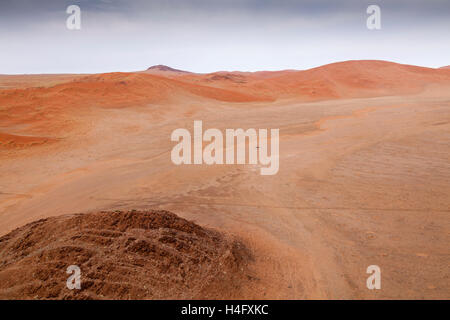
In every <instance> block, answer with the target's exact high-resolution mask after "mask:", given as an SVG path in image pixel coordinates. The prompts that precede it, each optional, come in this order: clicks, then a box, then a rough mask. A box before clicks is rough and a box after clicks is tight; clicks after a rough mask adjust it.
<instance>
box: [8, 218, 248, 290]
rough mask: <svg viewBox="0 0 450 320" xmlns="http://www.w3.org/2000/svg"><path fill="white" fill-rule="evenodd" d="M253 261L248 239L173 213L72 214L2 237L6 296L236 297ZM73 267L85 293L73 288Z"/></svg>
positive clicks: (34, 224) (47, 220) (20, 229)
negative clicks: (245, 241) (70, 284)
mask: <svg viewBox="0 0 450 320" xmlns="http://www.w3.org/2000/svg"><path fill="white" fill-rule="evenodd" d="M250 260H251V257H250V254H249V252H248V250H247V249H246V248H245V247H244V245H243V244H242V243H241V242H239V241H236V240H234V239H232V238H231V237H229V236H227V235H223V234H221V233H219V232H217V231H213V230H208V229H205V228H202V227H200V226H198V225H196V224H194V223H192V222H190V221H187V220H185V219H181V218H179V217H177V216H176V215H175V214H173V213H170V212H168V211H145V212H141V211H134V210H133V211H129V212H121V211H115V212H99V213H89V214H73V215H65V216H59V217H52V218H48V219H43V220H39V221H36V222H33V223H30V224H28V225H26V226H24V227H21V228H18V229H16V230H14V231H12V232H11V233H9V234H7V235H6V236H3V237H1V238H0V298H1V299H203V298H206V299H213V298H233V297H236V296H238V295H239V292H240V290H241V287H240V286H241V285H243V283H244V282H245V280H244V278H245V275H244V273H245V270H246V267H247V264H248V262H249V261H250ZM70 265H77V266H79V267H80V269H81V289H80V290H77V289H73V290H69V289H68V288H67V286H66V281H67V279H68V277H69V276H70V274H67V273H66V269H67V267H68V266H70Z"/></svg>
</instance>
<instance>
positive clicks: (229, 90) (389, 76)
mask: <svg viewBox="0 0 450 320" xmlns="http://www.w3.org/2000/svg"><path fill="white" fill-rule="evenodd" d="M194 120H202V122H203V125H204V127H205V128H218V129H221V130H223V131H225V129H227V128H243V129H244V130H246V129H248V128H255V129H259V128H268V129H270V128H278V129H279V130H280V131H279V132H280V154H279V171H278V173H277V174H276V175H267V176H264V175H260V172H259V169H260V168H259V167H260V165H250V164H246V165H179V166H177V165H174V164H173V163H172V161H171V158H170V154H171V150H172V148H173V147H174V145H175V144H176V143H174V142H172V141H171V140H170V136H171V133H172V131H173V130H175V129H177V128H188V129H190V130H192V127H193V123H194ZM131 210H137V211H131ZM151 210H167V211H170V212H173V213H175V214H176V215H177V216H179V217H181V218H184V219H187V220H189V221H186V220H183V219H180V220H176V219H178V218H176V217H175V216H172V215H170V214H169V213H167V215H169V218H167V217H166V218H165V217H164V214H166V213H164V211H151ZM103 211H107V212H110V213H101V212H103ZM119 211H120V212H119ZM139 212H140V213H141V216H139V217H137V218H136V217H135V216H134V215H135V214H136V215H137V214H138V213H139ZM142 212H150V213H147V214H144V215H143V216H142ZM151 212H156V213H155V214H157V215H158V216H157V217H159V218H158V219H161V220H158V221H159V222H158V221H157V222H158V223H161V226H162V227H161V228H158V227H156V228H153V227H152V228H147V229H146V228H145V227H142V226H143V225H145V224H146V223H147V222H146V221H147V220H146V219H148V217H150V216H151V215H152V213H151ZM74 213H94V215H92V216H90V217H89V218H86V219H91V220H89V221H90V222H89V223H91V224H90V225H89V226H90V227H89V228H88V227H86V229H77V230H78V231H77V230H75V229H76V228H77V227H76V226H78V227H79V226H81V225H83V223H88V222H86V221H85V222H83V223H81V222H79V221H81V220H79V221H78V220H77V221H78V222H76V221H75V220H76V219H78V218H77V217H79V216H78V215H75V216H73V215H69V216H64V217H62V218H55V219H56V220H51V219H52V218H50V217H56V216H61V215H67V214H74ZM449 214H450V69H449V68H438V69H432V68H423V67H417V66H411V65H402V64H397V63H391V62H386V61H345V62H339V63H333V64H329V65H325V66H322V67H318V68H314V69H309V70H303V71H296V70H285V71H275V72H253V73H249V72H215V73H210V74H196V73H188V72H183V71H179V70H175V69H171V68H168V67H165V66H155V67H152V68H149V69H148V70H146V71H140V72H130V73H107V74H92V75H23V76H21V75H20V76H19V75H15V76H8V75H1V76H0V236H3V237H1V238H0V298H3V299H5V298H6V299H17V298H27V299H28V298H29V299H33V298H34V299H36V298H37V299H44V298H57V299H59V298H79V297H81V298H105V297H106V298H120V299H126V298H144V299H145V298H150V299H151V298H164V299H166V298H175V299H178V298H185V299H191V298H245V299H449V298H450V278H449V277H450V272H449V262H450V251H449V243H450V241H449V240H450V218H449ZM108 215H111V217H112V216H114V217H115V219H116V220H114V221H112V220H108V219H112V218H109V217H110V216H108ZM123 216H126V217H127V219H130V220H129V221H132V222H130V224H129V225H126V221H125V220H123V218H121V217H123ZM47 218H50V220H40V219H47ZM58 219H59V220H58ZM70 219H72V220H73V219H75V220H73V221H75V222H73V221H72V220H70ZM95 219H100V220H101V221H102V222H101V223H100V222H99V223H97V222H96V221H97V220H95ZM102 219H103V220H102ZM139 219H143V220H139ZM37 220H39V221H38V222H35V221H37ZM69 220H70V221H72V227H73V226H75V227H73V228H75V229H73V228H72V227H68V222H67V221H69ZM100 220H99V221H100ZM64 221H65V222H64ZM105 221H106V222H105ZM111 221H112V222H111ZM127 221H128V220H127ZM191 221H192V222H191ZM66 222H67V223H66ZM29 223H32V224H31V225H30V224H29ZM96 223H97V224H96ZM102 223H104V224H105V225H107V226H106V227H105V225H103V226H102ZM155 223H156V222H155ZM27 224H28V225H27ZM25 225H26V226H25ZM86 225H87V224H86ZM24 226H25V227H24ZM92 226H94V227H92ZM19 227H21V228H22V229H18V230H16V231H14V232H12V233H10V232H11V231H13V230H14V229H16V228H19ZM58 228H59V229H58ZM65 228H66V229H65ZM70 228H72V229H70ZM114 228H115V229H114ZM171 228H172V229H171ZM69 229H70V230H71V231H70V232H72V233H70V232H69V231H67V230H69ZM113 229H114V230H113ZM139 229H142V230H139ZM108 230H109V231H108ZM111 230H112V231H111ZM117 230H119V231H120V232H119V231H117ZM171 230H172V231H171ZM174 230H175V231H174ZM94 231H95V232H94ZM116 231H117V232H116ZM121 232H122V233H121ZM146 232H153V233H152V234H151V237H150V236H149V235H148V234H147V235H145V233H146ZM155 232H156V233H155ZM131 233H134V235H133V236H130V234H131ZM88 234H89V236H87V235H88ZM164 235H165V236H166V237H163V236H164ZM65 236H66V238H64V241H62V240H61V237H65ZM124 237H125V238H124ZM140 237H141V238H140ZM142 237H144V238H145V237H150V238H151V239H150V238H149V239H150V240H148V241H147V242H146V241H144V240H142V239H144V238H142ZM152 237H153V238H152ZM171 237H172V238H171ZM117 238H120V239H122V238H123V239H122V240H120V239H119V240H120V241H119V240H117ZM161 239H165V240H164V241H162V240H161ZM218 239H219V240H218ZM125 240H126V241H125ZM139 241H141V242H139ZM152 241H153V242H152ZM202 241H204V242H205V243H206V244H205V243H202ZM75 242H76V244H75ZM138 242H139V243H140V245H138V244H137V243H138ZM130 243H131V244H130ZM171 243H172V244H173V243H175V244H176V245H175V246H170V244H171ZM217 244H219V245H217ZM130 248H131V249H133V248H134V249H133V250H134V251H133V250H131V249H130ZM149 248H150V249H149ZM98 250H103V251H102V252H101V253H99V252H100V251H98ZM118 250H119V251H120V250H122V251H121V252H122V253H121V255H118V253H117V252H118ZM202 250H203V251H202ZM208 250H210V251H208ZM131 251H133V254H134V255H133V256H128V255H127V254H126V252H131ZM155 252H156V253H155ZM196 254H197V255H200V256H201V257H203V258H202V259H200V260H201V261H203V262H199V261H198V260H195V255H196ZM80 257H81V258H80ZM130 257H131V258H130ZM136 257H140V259H141V258H142V259H143V260H142V259H141V260H139V259H138V260H139V261H138V260H136V259H137V258H136ZM167 257H172V258H173V257H178V258H176V259H175V258H174V259H175V260H177V259H178V260H177V262H176V263H172V262H171V261H172V260H170V259H172V258H170V259H169V260H167V259H166V258H167ZM180 257H181V258H180ZM229 257H231V258H229ZM94 258H95V259H96V260H95V262H93V260H92V259H94ZM102 259H104V260H102ZM108 259H109V260H108ZM114 259H116V260H114ZM117 259H118V260H117ZM127 259H128V260H127ZM133 259H134V260H133ZM145 259H150V262H151V263H152V264H153V266H154V265H155V264H157V263H158V259H163V260H164V259H166V260H164V261H165V264H163V265H159V267H158V268H159V269H152V270H150V271H149V272H150V273H151V275H149V277H152V280H151V281H150V282H149V284H148V285H149V286H150V287H151V288H147V287H146V288H145V289H146V291H142V290H143V289H142V288H140V286H143V283H144V282H145V281H147V280H148V279H147V280H146V279H143V276H142V275H143V274H145V272H146V271H145V270H144V269H145V268H147V267H146V263H147V262H146V260H145ZM189 259H190V260H189ZM227 259H228V260H227ZM230 259H231V260H230ZM102 261H103V262H102ZM223 261H225V263H224V264H223V266H222V262H223ZM102 263H103V266H102ZM71 264H80V267H81V270H82V271H83V270H89V272H84V273H83V274H82V279H83V281H85V283H88V284H89V286H88V288H85V289H84V290H81V293H77V292H70V293H67V291H68V290H67V289H66V288H65V285H66V284H65V280H66V278H67V277H68V276H67V274H66V269H65V268H66V267H67V266H68V265H71ZM369 265H378V266H380V268H381V279H382V280H381V284H382V287H381V289H380V290H369V289H367V287H366V279H367V277H368V276H369V275H368V274H367V273H366V268H367V267H368V266H369ZM105 266H107V268H106V270H105V268H104V267H105ZM83 268H84V269H83ZM102 268H103V269H102ZM148 268H152V267H148ZM186 274H187V276H186ZM196 277H198V279H196ZM158 286H159V287H158ZM75 291H76V290H75ZM77 294H79V295H80V296H77ZM82 294H83V295H82Z"/></svg>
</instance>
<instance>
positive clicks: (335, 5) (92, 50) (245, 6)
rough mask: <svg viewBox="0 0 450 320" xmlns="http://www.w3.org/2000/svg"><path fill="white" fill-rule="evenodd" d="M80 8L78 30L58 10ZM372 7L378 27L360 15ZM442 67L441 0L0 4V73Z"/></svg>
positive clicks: (445, 61) (447, 44)
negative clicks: (361, 62)
mask: <svg viewBox="0 0 450 320" xmlns="http://www.w3.org/2000/svg"><path fill="white" fill-rule="evenodd" d="M71 4H76V5H78V6H79V7H80V8H81V30H68V29H67V28H66V20H67V18H68V16H69V15H68V14H67V13H66V9H67V7H68V6H69V5H71ZM370 4H377V5H379V6H380V8H381V30H368V29H367V27H366V19H367V17H368V14H367V13H366V9H367V7H368V5H370ZM353 59H381V60H389V61H394V62H400V63H407V64H415V65H421V66H428V67H440V66H444V65H449V64H450V1H449V0H421V1H418V0H378V1H366V0H340V1H337V0H220V1H219V0H69V1H66V0H1V1H0V73H1V74H21V73H94V72H95V73H96V72H112V71H135V70H144V69H146V68H148V67H149V66H151V65H155V64H165V65H169V66H171V67H174V68H179V69H184V70H189V71H194V72H213V71H218V70H230V71H232V70H241V71H256V70H281V69H306V68H311V67H316V66H319V65H323V64H327V63H331V62H336V61H343V60H353Z"/></svg>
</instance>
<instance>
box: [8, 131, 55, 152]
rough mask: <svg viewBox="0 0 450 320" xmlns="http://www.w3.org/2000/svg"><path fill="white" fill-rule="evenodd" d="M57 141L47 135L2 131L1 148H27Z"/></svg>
mask: <svg viewBox="0 0 450 320" xmlns="http://www.w3.org/2000/svg"><path fill="white" fill-rule="evenodd" d="M55 141H56V139H52V138H47V137H32V136H19V135H14V134H7V133H1V132H0V149H2V148H5V149H13V148H27V147H32V146H37V145H42V144H45V143H51V142H55Z"/></svg>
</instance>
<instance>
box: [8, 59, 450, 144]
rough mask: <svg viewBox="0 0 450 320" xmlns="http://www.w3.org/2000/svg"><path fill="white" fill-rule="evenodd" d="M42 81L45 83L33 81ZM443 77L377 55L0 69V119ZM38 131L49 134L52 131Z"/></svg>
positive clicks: (259, 98)
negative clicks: (281, 64) (307, 62)
mask: <svg viewBox="0 0 450 320" xmlns="http://www.w3.org/2000/svg"><path fill="white" fill-rule="evenodd" d="M11 78H13V79H14V81H11V80H10V79H11ZM37 79H40V82H37V81H38V80H37ZM55 81H56V82H57V81H59V82H60V83H56V84H55ZM45 82H48V83H49V85H48V86H46V87H36V83H45ZM443 83H450V70H448V69H447V68H441V69H431V68H424V67H416V66H411V65H402V64H397V63H392V62H386V61H375V60H361V61H345V62H338V63H332V64H328V65H325V66H321V67H318V68H313V69H309V70H304V71H295V70H285V71H273V72H270V71H262V72H225V71H222V72H215V73H210V74H195V73H190V72H187V71H182V70H177V69H173V68H170V67H167V66H164V65H156V66H153V67H150V68H148V69H147V70H146V71H144V72H134V73H133V72H115V73H105V74H92V75H81V76H76V75H65V76H57V77H52V76H48V77H47V78H46V77H45V76H44V75H40V76H0V87H3V89H2V90H0V126H2V127H8V126H17V125H22V124H26V125H27V126H29V130H28V131H29V133H30V134H31V135H39V134H41V133H43V132H45V131H46V130H41V129H42V127H44V128H46V129H47V128H48V125H47V124H48V121H52V128H53V130H55V131H58V130H67V129H69V128H68V124H67V122H66V123H64V120H63V119H64V118H67V117H69V118H71V115H73V113H74V112H75V113H79V112H81V111H82V110H86V109H88V108H92V107H100V108H117V107H127V106H130V105H133V106H136V105H146V104H160V105H164V104H171V103H172V104H173V103H177V101H184V100H186V99H189V100H192V98H197V99H200V100H205V99H207V100H217V101H219V102H220V101H222V102H230V103H246V102H247V103H249V102H270V101H275V100H280V99H296V100H298V101H316V100H327V99H346V98H355V97H372V96H385V95H392V94H411V93H417V92H420V91H422V90H424V89H425V88H426V87H427V86H430V85H439V84H443ZM11 85H12V86H14V87H17V88H10V87H11ZM24 87H25V88H24ZM43 108H44V109H43ZM50 119H51V120H50ZM44 123H45V124H44ZM18 135H19V136H20V134H18ZM42 138H44V140H45V139H46V138H48V141H50V140H51V139H52V138H53V137H51V136H50V137H45V136H44V137H42ZM17 139H18V140H17V141H15V140H14V139H11V137H9V141H8V143H6V142H5V141H0V148H5V147H11V146H15V145H18V146H20V145H23V143H22V142H20V141H19V140H20V139H22V138H20V137H18V138H17ZM34 145H37V144H34Z"/></svg>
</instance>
